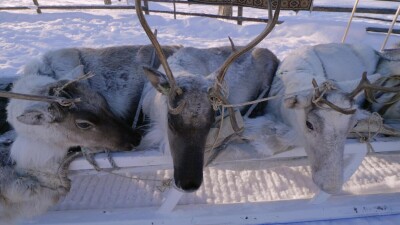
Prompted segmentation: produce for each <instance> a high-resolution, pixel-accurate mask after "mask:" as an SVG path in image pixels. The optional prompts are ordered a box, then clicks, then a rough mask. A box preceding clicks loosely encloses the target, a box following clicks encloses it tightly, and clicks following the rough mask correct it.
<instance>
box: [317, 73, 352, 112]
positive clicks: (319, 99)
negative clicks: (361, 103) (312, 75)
mask: <svg viewBox="0 0 400 225" xmlns="http://www.w3.org/2000/svg"><path fill="white" fill-rule="evenodd" d="M312 84H313V86H314V97H313V103H314V104H319V103H322V104H325V105H327V106H329V107H330V108H332V109H333V110H336V111H338V112H340V113H343V114H346V115H349V114H354V113H355V112H356V109H344V108H341V107H339V106H337V105H335V104H333V103H332V102H330V101H328V100H327V99H325V98H324V92H323V93H321V92H320V90H319V87H318V84H317V81H316V80H315V79H313V80H312Z"/></svg>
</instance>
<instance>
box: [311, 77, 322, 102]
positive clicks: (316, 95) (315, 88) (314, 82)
mask: <svg viewBox="0 0 400 225" xmlns="http://www.w3.org/2000/svg"><path fill="white" fill-rule="evenodd" d="M312 85H313V86H314V93H315V94H314V96H315V98H319V97H320V96H321V92H320V91H319V87H318V84H317V81H316V80H315V79H314V78H313V79H312Z"/></svg>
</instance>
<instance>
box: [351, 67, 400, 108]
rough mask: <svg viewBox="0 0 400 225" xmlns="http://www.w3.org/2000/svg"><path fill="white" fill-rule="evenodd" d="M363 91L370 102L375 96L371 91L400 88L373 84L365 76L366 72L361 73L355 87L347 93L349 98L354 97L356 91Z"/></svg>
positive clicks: (395, 90) (396, 90) (389, 90)
mask: <svg viewBox="0 0 400 225" xmlns="http://www.w3.org/2000/svg"><path fill="white" fill-rule="evenodd" d="M361 91H364V93H365V97H366V99H367V100H368V101H370V102H376V99H375V96H374V94H373V93H372V91H383V92H400V88H394V87H392V88H391V87H382V86H378V85H373V84H371V82H370V81H369V80H368V78H367V72H364V73H363V74H362V78H361V81H360V83H359V84H358V85H357V87H356V88H355V89H354V90H353V91H352V92H351V93H350V94H349V97H350V98H354V97H355V96H356V95H357V94H358V93H360V92H361Z"/></svg>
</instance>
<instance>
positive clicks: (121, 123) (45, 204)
mask: <svg viewBox="0 0 400 225" xmlns="http://www.w3.org/2000/svg"><path fill="white" fill-rule="evenodd" d="M176 48H179V47H166V48H164V49H165V50H166V52H167V54H172V53H173V52H174V51H175V49H176ZM138 52H140V54H141V56H142V57H141V58H140V60H141V61H137V60H136V54H137V53H138ZM151 55H152V47H150V46H122V47H111V48H104V49H61V50H57V51H52V52H49V53H47V54H45V55H44V56H43V57H42V59H41V60H39V61H35V62H33V63H31V64H29V65H28V66H27V67H26V68H25V69H24V71H23V72H24V75H23V76H22V77H21V78H20V79H19V80H18V81H16V82H15V83H14V87H13V89H12V91H13V92H17V93H23V94H29V95H39V96H42V98H46V97H47V98H51V97H54V96H57V97H62V98H66V99H79V100H80V101H79V102H75V103H74V104H72V105H67V106H63V105H60V104H59V103H56V102H36V101H28V100H17V99H11V100H10V103H9V105H8V107H7V111H8V121H9V122H10V123H11V125H12V126H13V128H14V129H15V131H16V133H17V138H16V140H15V142H14V143H13V144H12V147H11V152H10V157H11V159H12V160H13V161H14V162H15V165H14V166H13V165H6V166H5V167H3V168H1V169H0V182H1V185H0V193H1V194H0V195H1V199H2V200H1V201H0V206H1V207H2V209H1V210H0V221H5V220H6V219H7V221H8V220H11V219H13V218H18V217H29V216H33V215H37V214H40V213H42V212H44V211H45V210H47V209H48V208H49V207H50V206H52V205H54V204H55V203H56V202H57V201H58V199H59V198H60V197H62V196H63V195H65V194H66V193H67V192H68V190H69V188H70V183H69V181H68V180H67V179H66V178H65V177H66V175H65V174H64V176H60V167H61V164H62V162H63V161H64V160H65V158H66V156H67V153H68V151H69V149H71V148H73V147H78V146H79V147H85V148H91V149H104V148H106V149H111V150H131V149H132V147H134V146H137V145H138V144H139V142H140V140H141V133H139V132H138V131H135V130H132V128H131V121H132V120H133V117H134V116H135V115H134V112H135V111H136V107H137V105H138V103H139V99H140V95H141V92H142V88H143V84H144V82H145V78H144V74H143V71H142V69H141V68H142V66H143V65H151V64H150V61H151ZM143 56H145V57H143ZM156 64H157V62H156ZM89 71H90V72H93V73H95V76H94V77H92V78H90V79H88V80H84V81H77V78H79V77H81V76H82V75H83V74H84V73H86V72H89ZM117 96H118V97H117ZM66 169H67V168H65V169H64V170H61V174H62V173H65V170H66ZM62 177H64V178H65V179H62Z"/></svg>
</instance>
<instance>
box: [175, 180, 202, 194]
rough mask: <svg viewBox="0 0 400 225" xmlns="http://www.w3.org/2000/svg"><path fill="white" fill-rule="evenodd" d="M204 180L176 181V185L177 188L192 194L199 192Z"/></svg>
mask: <svg viewBox="0 0 400 225" xmlns="http://www.w3.org/2000/svg"><path fill="white" fill-rule="evenodd" d="M201 183H202V180H200V181H196V180H186V181H176V180H175V185H176V187H177V188H179V189H181V190H182V191H184V192H187V193H191V192H195V191H197V190H198V189H199V188H200V186H201Z"/></svg>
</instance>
